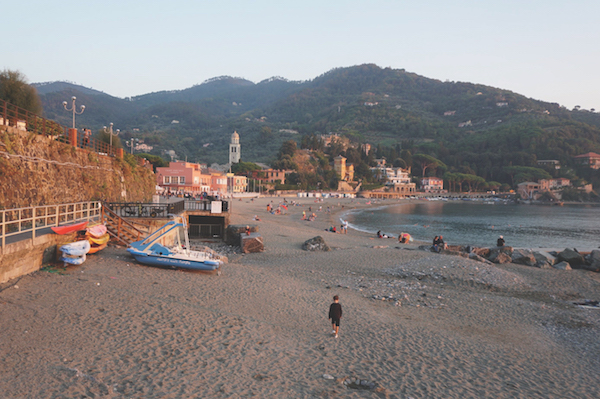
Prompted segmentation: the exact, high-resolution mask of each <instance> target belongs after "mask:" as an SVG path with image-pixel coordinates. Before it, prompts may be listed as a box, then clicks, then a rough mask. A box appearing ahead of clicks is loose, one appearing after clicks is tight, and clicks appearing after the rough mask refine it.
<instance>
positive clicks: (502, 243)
mask: <svg viewBox="0 0 600 399" xmlns="http://www.w3.org/2000/svg"><path fill="white" fill-rule="evenodd" d="M496 246H497V247H503V246H504V237H502V236H500V237H498V241H497V242H496Z"/></svg>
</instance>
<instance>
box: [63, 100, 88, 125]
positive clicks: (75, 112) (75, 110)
mask: <svg viewBox="0 0 600 399" xmlns="http://www.w3.org/2000/svg"><path fill="white" fill-rule="evenodd" d="M71 100H72V101H73V105H72V106H71V109H69V108H67V102H66V101H63V107H65V109H66V110H67V111H73V129H75V115H76V114H77V115H81V114H83V111H85V105H82V106H81V111H79V112H77V108H76V107H75V100H77V97H75V96H73V97H71Z"/></svg>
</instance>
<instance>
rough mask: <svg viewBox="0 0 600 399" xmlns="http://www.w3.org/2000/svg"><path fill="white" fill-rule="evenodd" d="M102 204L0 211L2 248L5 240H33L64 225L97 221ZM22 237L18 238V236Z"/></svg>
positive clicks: (84, 203) (89, 202)
mask: <svg viewBox="0 0 600 399" xmlns="http://www.w3.org/2000/svg"><path fill="white" fill-rule="evenodd" d="M101 210H102V204H101V203H100V202H99V201H88V202H74V203H69V204H59V205H44V206H31V207H27V208H16V209H5V210H0V238H1V240H0V241H1V242H2V247H4V246H6V240H7V238H14V239H15V241H19V240H20V239H27V238H32V239H33V238H35V237H36V235H38V233H40V232H42V230H46V231H43V233H44V234H45V233H48V231H47V230H48V229H49V228H50V227H53V226H59V225H60V224H64V223H73V222H81V221H84V220H88V221H89V220H97V219H99V218H100V214H101ZM20 234H21V235H22V237H18V235H20Z"/></svg>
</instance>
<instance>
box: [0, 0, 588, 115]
mask: <svg viewBox="0 0 600 399" xmlns="http://www.w3.org/2000/svg"><path fill="white" fill-rule="evenodd" d="M2 15H3V18H2V28H3V31H4V40H2V45H1V46H0V69H2V70H5V69H10V70H18V71H20V72H22V73H23V74H24V75H25V76H26V77H27V79H28V81H29V82H30V83H38V82H50V81H69V82H74V83H77V84H80V85H83V86H86V87H90V88H93V89H96V90H100V91H103V92H105V93H107V94H110V95H113V96H116V97H128V96H135V95H140V94H146V93H150V92H156V91H161V90H181V89H185V88H188V87H191V86H193V85H196V84H200V83H202V82H203V81H205V80H206V79H210V78H213V77H217V76H224V75H228V76H235V77H242V78H245V79H248V80H251V81H253V82H256V83H258V82H260V81H262V80H264V79H268V78H270V77H272V76H281V77H284V78H286V79H289V80H310V79H314V78H315V77H317V76H319V75H322V74H323V73H325V72H327V71H329V70H331V69H333V68H338V67H348V66H353V65H360V64H366V63H369V64H371V63H372V64H377V65H379V66H380V67H391V68H394V69H405V70H406V71H409V72H413V73H416V74H418V75H422V76H425V77H428V78H432V79H438V80H442V81H446V80H449V81H457V82H458V81H460V82H472V83H478V84H484V85H488V86H493V87H497V88H501V89H506V90H510V91H513V92H516V93H519V94H522V95H524V96H526V97H530V98H533V99H536V100H543V101H547V102H554V103H559V104H561V105H564V106H566V107H567V108H569V109H571V108H573V107H574V106H577V105H579V106H580V107H581V108H583V109H592V108H594V109H597V110H599V111H600V71H599V68H598V66H600V23H599V22H600V17H599V16H600V1H598V0H578V1H574V2H572V1H567V0H545V1H541V0H496V1H492V0H395V1H388V0H369V1H357V0H345V1H337V0H317V1H313V0H302V1H298V0H294V1H288V0H277V1H271V0H253V1H242V0H219V1H204V0H195V1H194V0H189V1H185V0H170V1H166V0H165V1H157V0H144V1H141V0H140V1H128V0H121V1H114V0H103V1H98V0H88V1H71V0H63V1H60V2H49V1H47V0H19V1H10V2H6V4H3V6H2Z"/></svg>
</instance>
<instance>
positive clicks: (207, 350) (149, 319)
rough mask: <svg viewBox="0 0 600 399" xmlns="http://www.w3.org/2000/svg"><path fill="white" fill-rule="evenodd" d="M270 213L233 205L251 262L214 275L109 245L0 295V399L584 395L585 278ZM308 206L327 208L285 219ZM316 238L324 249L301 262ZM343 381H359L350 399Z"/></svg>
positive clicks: (590, 377)
mask: <svg viewBox="0 0 600 399" xmlns="http://www.w3.org/2000/svg"><path fill="white" fill-rule="evenodd" d="M271 200H273V201H274V203H277V202H278V201H279V200H281V201H283V198H281V199H278V198H259V199H255V200H254V201H251V200H249V199H248V200H242V201H236V203H235V204H234V206H233V213H232V215H231V223H232V224H256V225H257V226H259V233H260V234H261V235H262V236H263V238H264V242H265V251H264V252H261V253H252V254H245V255H244V254H240V253H236V254H232V255H231V256H230V257H229V263H227V264H225V265H224V266H223V267H222V273H221V275H220V276H218V275H217V274H215V273H202V272H184V271H175V270H166V269H158V268H152V267H147V266H144V265H140V264H137V263H136V262H135V260H134V259H133V258H131V257H130V256H129V255H128V254H127V253H126V251H125V250H123V249H119V248H115V247H111V248H107V249H106V250H103V251H100V252H99V253H98V254H96V255H90V256H89V257H88V259H87V260H86V262H85V263H84V264H83V265H82V266H75V267H69V268H67V269H66V270H63V269H62V268H55V269H52V270H50V269H49V270H48V271H39V272H36V273H33V274H31V275H28V276H24V277H23V278H21V279H20V280H19V281H18V282H17V283H16V284H15V285H14V286H10V287H9V286H8V285H6V284H5V285H2V286H0V318H1V319H2V320H3V321H5V323H3V326H4V328H3V338H4V339H3V340H0V353H2V354H3V356H2V357H0V358H1V359H2V361H1V362H0V373H1V374H2V376H3V377H4V378H2V379H0V391H2V392H4V395H5V396H6V397H10V398H21V397H50V396H53V397H82V396H88V397H89V396H96V397H118V398H120V397H127V398H153V397H161V398H182V397H215V398H230V397H247V396H255V397H307V398H308V397H310V398H312V397H315V398H316V397H330V398H335V397H340V398H341V397H344V398H346V397H348V398H365V397H369V398H407V397H415V398H416V397H443V398H481V397H494V398H507V399H508V398H533V397H600V387H599V386H598V384H597V381H598V380H599V379H600V356H599V355H600V342H598V340H597V336H598V333H599V332H600V312H598V311H596V310H591V309H582V308H579V307H577V306H575V305H574V304H573V302H575V301H582V300H585V299H591V300H594V299H595V300H597V299H600V298H598V292H600V278H599V276H598V275H597V273H591V272H585V271H582V270H572V271H562V270H554V269H552V270H550V269H548V270H547V269H544V270H542V269H536V268H532V267H527V266H519V265H513V264H504V265H487V264H482V263H479V262H475V261H472V260H469V259H465V258H461V257H455V256H444V255H440V254H436V253H428V252H425V251H418V250H416V248H417V246H416V244H409V245H407V246H403V247H401V249H398V248H396V247H398V246H400V245H401V244H398V243H397V240H393V241H390V242H389V245H385V246H382V247H377V244H379V243H381V242H384V241H389V240H378V239H376V238H374V237H372V236H371V235H368V234H366V233H361V232H358V231H356V230H352V229H350V230H349V232H348V234H323V233H324V229H325V228H327V227H329V225H332V224H334V225H336V226H338V225H339V223H338V219H339V216H338V215H339V211H340V210H341V205H342V204H343V205H344V209H348V208H350V207H358V206H364V204H353V203H351V202H350V201H349V200H345V201H348V202H343V201H340V207H339V208H338V207H337V203H338V200H337V199H336V200H335V201H333V200H329V201H327V200H325V201H324V202H322V203H315V202H313V201H298V200H302V199H297V198H293V200H294V201H298V202H301V203H302V205H301V206H289V207H288V212H287V213H286V214H284V215H271V214H267V213H266V211H265V209H266V204H267V203H268V202H270V201H271ZM288 200H289V199H288ZM361 201H362V200H361ZM315 205H317V207H318V206H319V205H323V207H324V208H325V209H326V207H327V205H329V206H333V205H335V208H333V212H332V213H330V214H327V213H326V212H322V213H319V214H318V216H317V220H315V221H314V222H306V221H301V220H300V218H301V215H302V210H307V208H308V206H312V207H313V208H314V206H315ZM367 206H369V205H367ZM254 215H258V217H259V218H261V221H260V222H254V221H252V218H253V217H254ZM332 221H335V223H332ZM317 235H321V236H322V237H323V238H324V239H325V241H326V242H327V244H328V245H329V246H330V247H331V249H332V250H331V251H329V252H307V251H304V250H302V249H301V246H302V243H303V242H304V241H305V240H307V239H310V238H312V237H314V236H317ZM17 287H18V288H17ZM334 294H338V295H340V303H341V304H342V306H343V310H344V314H343V318H342V322H341V328H340V334H339V338H337V339H336V338H334V337H333V336H331V324H330V323H329V321H328V319H327V310H328V308H329V304H330V303H331V300H332V296H333V295H334ZM325 375H327V377H325ZM329 376H330V377H331V378H332V379H329ZM349 378H354V379H357V378H358V379H359V380H361V381H362V380H364V381H368V382H369V383H373V385H368V387H367V388H366V389H360V390H359V389H356V388H358V386H356V385H352V384H348V383H347V384H344V381H346V380H348V379H349ZM353 381H356V380H353ZM364 387H365V386H363V388H364Z"/></svg>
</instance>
